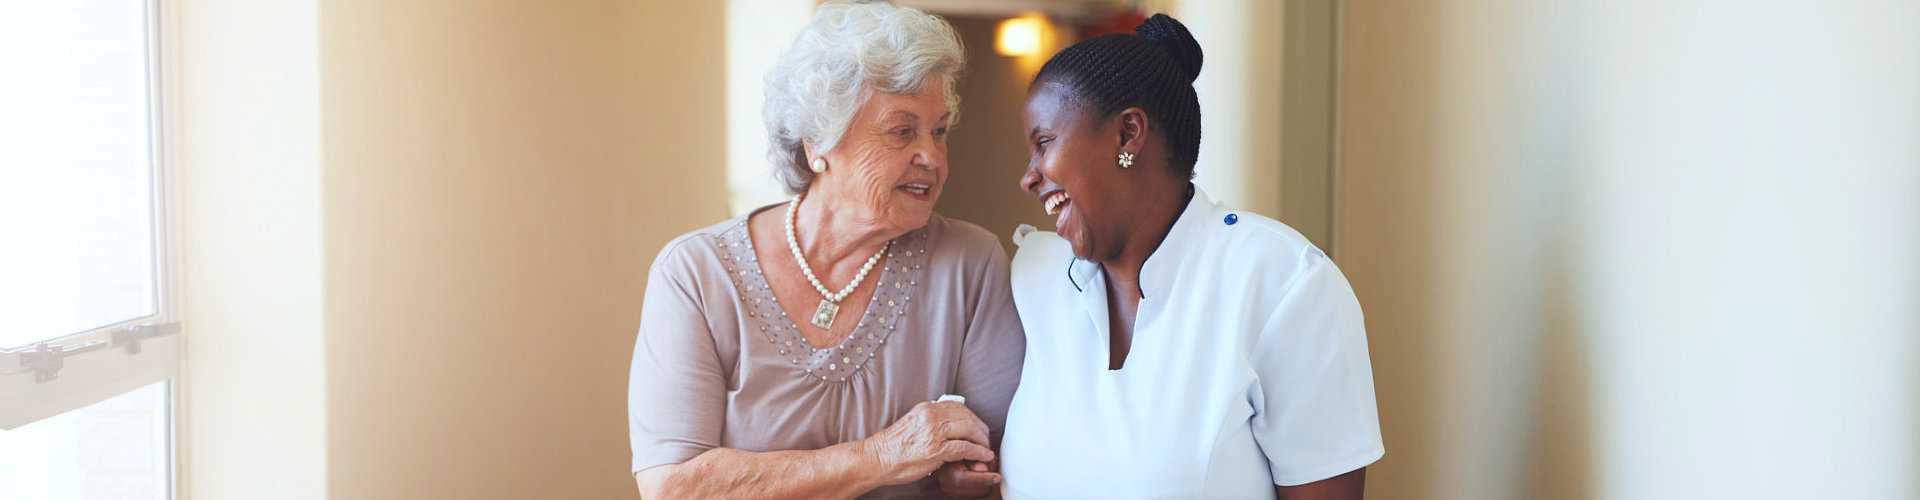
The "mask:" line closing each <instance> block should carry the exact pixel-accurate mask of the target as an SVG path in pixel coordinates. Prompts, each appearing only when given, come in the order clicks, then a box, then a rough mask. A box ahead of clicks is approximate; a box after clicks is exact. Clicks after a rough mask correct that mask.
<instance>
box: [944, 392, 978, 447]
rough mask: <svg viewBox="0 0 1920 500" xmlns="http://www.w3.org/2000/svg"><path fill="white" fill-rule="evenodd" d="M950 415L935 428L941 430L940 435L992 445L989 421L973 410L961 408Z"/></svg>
mask: <svg viewBox="0 0 1920 500" xmlns="http://www.w3.org/2000/svg"><path fill="white" fill-rule="evenodd" d="M941 404H957V403H941ZM948 417H949V418H947V419H945V420H942V421H941V422H940V426H939V427H938V428H936V429H935V430H937V431H939V433H940V434H939V436H940V437H943V438H946V439H965V440H968V441H972V442H974V443H975V444H978V445H981V446H991V445H992V441H989V440H988V437H987V423H986V422H983V421H981V420H980V417H979V416H976V415H974V414H973V412H971V411H967V410H966V409H965V408H961V409H960V410H959V411H958V412H957V413H951V414H948Z"/></svg>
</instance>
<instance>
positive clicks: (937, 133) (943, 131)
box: [933, 127, 947, 137]
mask: <svg viewBox="0 0 1920 500" xmlns="http://www.w3.org/2000/svg"><path fill="white" fill-rule="evenodd" d="M933 136H934V137H946V136H947V128H946V127H940V128H936V129H933Z"/></svg>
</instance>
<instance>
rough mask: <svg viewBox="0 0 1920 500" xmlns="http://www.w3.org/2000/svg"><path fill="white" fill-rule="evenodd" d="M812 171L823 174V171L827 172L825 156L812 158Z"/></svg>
mask: <svg viewBox="0 0 1920 500" xmlns="http://www.w3.org/2000/svg"><path fill="white" fill-rule="evenodd" d="M813 173H816V174H824V173H827V159H826V158H814V159H813Z"/></svg>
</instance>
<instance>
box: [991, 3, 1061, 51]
mask: <svg viewBox="0 0 1920 500" xmlns="http://www.w3.org/2000/svg"><path fill="white" fill-rule="evenodd" d="M1050 27H1051V26H1049V25H1048V23H1047V18H1046V16H1042V15H1040V13H1038V12H1029V13H1026V14H1022V15H1020V17H1016V18H1012V19H1008V20H1005V21H1001V22H1000V30H999V33H998V34H997V35H996V36H994V40H993V48H994V50H995V51H998V52H999V53H1000V55H1003V56H1016V57H1031V56H1037V55H1040V45H1041V42H1042V40H1043V39H1044V37H1045V35H1046V30H1047V29H1048V28H1050Z"/></svg>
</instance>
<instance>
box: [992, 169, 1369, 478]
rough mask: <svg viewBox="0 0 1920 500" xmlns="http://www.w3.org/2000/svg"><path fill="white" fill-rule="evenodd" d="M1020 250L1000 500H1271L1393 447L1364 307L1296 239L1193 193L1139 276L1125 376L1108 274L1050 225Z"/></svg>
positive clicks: (1329, 266) (1322, 259) (1321, 257)
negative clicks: (1112, 355) (1018, 360)
mask: <svg viewBox="0 0 1920 500" xmlns="http://www.w3.org/2000/svg"><path fill="white" fill-rule="evenodd" d="M1228 214H1233V215H1234V216H1235V217H1236V218H1237V221H1236V222H1235V223H1234V224H1227V223H1226V222H1225V218H1226V217H1227V215H1228ZM1019 240H1020V243H1019V244H1020V245H1021V247H1020V251H1019V253H1018V254H1017V255H1016V256H1015V257H1014V260H1013V268H1012V271H1013V295H1014V303H1015V304H1016V305H1017V306H1018V308H1019V310H1020V320H1021V322H1022V323H1023V324H1024V325H1025V327H1026V328H1025V329H1026V331H1027V352H1026V363H1025V367H1024V369H1023V371H1022V377H1021V380H1020V387H1019V389H1018V390H1017V391H1016V392H1015V394H1014V398H1013V405H1012V407H1011V409H1010V410H1009V415H1008V417H1007V431H1006V437H1005V438H1004V440H1003V441H1002V443H1001V453H1000V459H1001V473H1002V474H1004V478H1005V482H1004V483H1003V484H1002V489H1001V492H1002V494H1003V495H1004V496H1005V497H1007V498H1009V499H1016V498H1272V497H1273V496H1274V488H1273V487H1274V485H1276V484H1277V485H1297V484H1305V483H1310V482H1313V481H1318V480H1321V479H1326V478H1329V477H1333V476H1337V475H1340V474H1342V473H1346V472H1348V471H1352V470H1354V469H1358V468H1360V467H1363V466H1366V465H1367V464H1370V463H1373V462H1374V461H1375V460H1378V459H1379V458H1380V457H1381V455H1382V454H1383V453H1385V448H1384V447H1383V446H1382V444H1381V441H1380V424H1379V417H1378V415H1377V413H1376V411H1375V408H1374V399H1373V373H1372V369H1371V366H1370V364H1369V363H1368V361H1367V344H1366V332H1365V328H1364V326H1363V324H1362V321H1361V315H1360V304H1359V301H1358V300H1356V299H1355V298H1354V294H1353V290H1352V289H1351V288H1349V287H1348V285H1347V281H1346V278H1345V277H1344V276H1342V275H1341V274H1340V270H1339V269H1338V268H1335V267H1334V265H1333V262H1332V261H1331V260H1328V259H1327V257H1326V255H1325V254H1323V253H1321V252H1320V250H1319V249H1318V248H1315V247H1313V245H1312V244H1310V243H1308V242H1307V240H1306V238H1304V237H1302V236H1300V233H1298V232H1296V231H1294V230H1293V229H1291V228H1288V227H1286V226H1285V225H1282V224H1280V223H1279V222H1277V221H1274V220H1272V219H1268V218H1266V217H1261V216H1259V215H1255V214H1252V213H1247V212H1235V211H1233V210H1230V209H1227V208H1224V207H1216V206H1214V205H1213V203H1212V202H1211V201H1209V200H1208V199H1207V196H1206V193H1203V192H1200V191H1199V190H1198V188H1196V189H1195V192H1194V195H1193V201H1192V202H1190V203H1189V204H1188V206H1187V208H1186V210H1185V211H1184V212H1183V213H1182V214H1181V216H1180V219H1179V221H1178V222H1176V223H1175V224H1174V227H1173V229H1172V230H1171V231H1169V233H1168V235H1167V238H1166V240H1165V242H1163V243H1161V244H1160V247H1159V248H1158V249H1157V250H1155V252H1154V253H1153V256H1152V257H1150V258H1148V259H1147V262H1146V264H1145V266H1144V267H1143V269H1142V270H1141V276H1140V278H1141V280H1140V281H1141V283H1140V286H1141V291H1142V292H1143V294H1144V296H1145V298H1144V299H1143V300H1141V301H1140V307H1139V310H1138V313H1137V315H1136V317H1135V320H1134V336H1133V345H1132V349H1131V350H1130V352H1129V353H1128V354H1127V358H1126V362H1125V363H1124V365H1123V366H1122V368H1121V369H1120V370H1118V371H1110V370H1107V352H1108V351H1107V342H1108V336H1107V326H1106V323H1107V302H1106V300H1107V299H1106V284H1105V282H1104V281H1103V280H1104V275H1103V273H1102V272H1101V271H1100V268H1099V266H1097V265H1094V264H1091V263H1088V262H1086V261H1078V260H1074V259H1073V253H1072V249H1071V248H1070V247H1069V245H1068V243H1067V242H1066V240H1063V239H1061V238H1060V237H1059V236H1058V235H1056V234H1054V233H1051V232H1031V233H1029V234H1025V235H1024V236H1023V237H1022V238H1020V239H1019Z"/></svg>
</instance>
